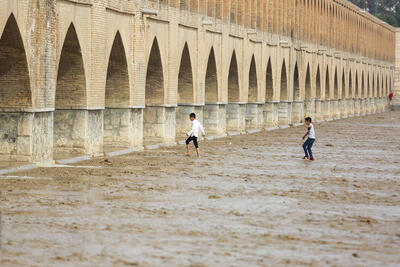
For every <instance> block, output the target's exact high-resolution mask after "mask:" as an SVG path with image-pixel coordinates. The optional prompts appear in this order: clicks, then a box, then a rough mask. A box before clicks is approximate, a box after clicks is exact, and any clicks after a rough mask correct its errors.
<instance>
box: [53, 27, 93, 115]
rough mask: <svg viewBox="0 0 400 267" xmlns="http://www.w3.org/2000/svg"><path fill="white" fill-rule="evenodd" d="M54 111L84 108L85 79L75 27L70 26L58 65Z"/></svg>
mask: <svg viewBox="0 0 400 267" xmlns="http://www.w3.org/2000/svg"><path fill="white" fill-rule="evenodd" d="M55 104H56V105H55V106H56V109H70V108H85V107H86V79H85V69H84V66H83V60H82V53H81V47H80V44H79V40H78V36H77V35H76V31H75V27H74V25H73V24H71V25H70V27H69V29H68V32H67V35H66V37H65V41H64V45H63V48H62V52H61V57H60V63H59V65H58V75H57V87H56V103H55Z"/></svg>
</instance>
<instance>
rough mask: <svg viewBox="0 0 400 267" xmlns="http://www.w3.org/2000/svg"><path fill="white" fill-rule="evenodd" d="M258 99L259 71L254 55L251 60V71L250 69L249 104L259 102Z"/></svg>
mask: <svg viewBox="0 0 400 267" xmlns="http://www.w3.org/2000/svg"><path fill="white" fill-rule="evenodd" d="M257 98H258V83H257V70H256V61H255V59H254V55H253V57H252V59H251V64H250V69H249V100H248V102H249V103H254V102H257Z"/></svg>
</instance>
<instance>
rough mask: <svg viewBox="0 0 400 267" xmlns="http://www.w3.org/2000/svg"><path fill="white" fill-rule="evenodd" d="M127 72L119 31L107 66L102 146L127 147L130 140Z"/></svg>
mask: <svg viewBox="0 0 400 267" xmlns="http://www.w3.org/2000/svg"><path fill="white" fill-rule="evenodd" d="M129 88H130V86H129V74H128V64H127V60H126V54H125V48H124V45H123V42H122V38H121V35H120V33H119V31H118V32H117V33H116V35H115V37H114V41H113V45H112V48H111V52H110V57H109V60H108V67H107V78H106V89H105V107H106V108H105V110H104V146H105V147H108V146H111V147H128V146H129V145H130V144H131V142H130V137H129V134H128V133H129V130H130V126H131V125H130V124H129V121H130V115H131V113H130V110H129V96H130V93H129Z"/></svg>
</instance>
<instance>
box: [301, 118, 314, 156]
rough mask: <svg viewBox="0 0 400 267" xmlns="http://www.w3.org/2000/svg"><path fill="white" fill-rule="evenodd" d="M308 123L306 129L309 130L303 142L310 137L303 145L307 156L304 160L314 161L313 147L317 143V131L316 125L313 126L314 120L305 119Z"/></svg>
mask: <svg viewBox="0 0 400 267" xmlns="http://www.w3.org/2000/svg"><path fill="white" fill-rule="evenodd" d="M305 121H306V128H307V133H306V134H305V135H304V136H303V140H304V139H305V138H306V137H307V136H308V138H307V140H306V141H305V142H304V144H303V149H304V153H305V154H306V155H305V156H304V158H303V159H309V160H312V161H314V157H313V154H312V150H311V148H312V146H313V144H314V142H315V130H314V125H313V124H312V119H311V118H310V117H307V118H306V119H305Z"/></svg>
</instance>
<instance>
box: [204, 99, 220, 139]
mask: <svg viewBox="0 0 400 267" xmlns="http://www.w3.org/2000/svg"><path fill="white" fill-rule="evenodd" d="M203 126H204V129H205V131H206V134H207V135H225V134H226V108H225V105H221V104H211V103H210V104H206V105H205V106H204V109H203Z"/></svg>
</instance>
